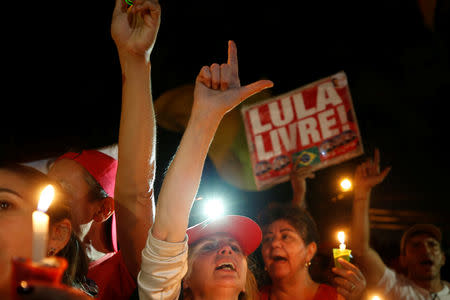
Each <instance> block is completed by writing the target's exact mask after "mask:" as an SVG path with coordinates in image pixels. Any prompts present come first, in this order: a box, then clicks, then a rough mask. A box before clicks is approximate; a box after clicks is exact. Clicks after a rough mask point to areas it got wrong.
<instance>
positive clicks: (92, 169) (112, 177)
mask: <svg viewBox="0 0 450 300" xmlns="http://www.w3.org/2000/svg"><path fill="white" fill-rule="evenodd" d="M61 159H71V160H73V161H76V162H77V163H79V164H80V165H81V166H82V167H83V168H84V169H86V171H88V172H89V174H91V175H92V177H94V179H95V180H96V181H97V182H98V183H99V184H100V186H101V187H102V188H103V190H104V191H105V192H106V193H107V194H108V196H110V197H111V198H114V187H115V185H116V174H117V160H116V159H114V158H112V157H111V156H109V155H107V154H104V153H102V152H100V151H98V150H83V151H81V153H76V152H67V153H65V154H63V155H61V156H60V157H58V158H57V159H56V161H58V160H61ZM111 218H112V223H111V240H112V244H113V248H114V251H115V252H117V250H118V247H117V230H116V216H115V214H114V213H113V214H112V216H111Z"/></svg>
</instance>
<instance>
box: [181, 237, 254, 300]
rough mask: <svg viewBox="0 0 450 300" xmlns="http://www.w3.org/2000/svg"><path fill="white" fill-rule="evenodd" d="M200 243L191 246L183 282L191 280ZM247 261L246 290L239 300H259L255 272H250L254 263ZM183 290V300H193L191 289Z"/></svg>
mask: <svg viewBox="0 0 450 300" xmlns="http://www.w3.org/2000/svg"><path fill="white" fill-rule="evenodd" d="M197 245H198V243H196V244H194V245H192V246H189V251H188V270H187V273H186V275H185V276H184V278H183V280H185V279H187V278H189V277H190V276H191V272H192V266H193V264H194V261H195V259H196V257H197V254H198V249H199V248H200V247H196V246H197ZM246 260H247V273H246V278H245V289H244V291H243V292H241V293H240V294H239V297H238V300H259V292H258V284H257V282H256V279H255V276H254V275H253V272H252V271H251V270H250V268H249V265H250V264H251V263H252V262H251V260H250V259H249V258H248V257H246ZM181 288H182V293H183V299H184V300H193V299H194V296H193V294H192V291H191V289H190V288H186V289H185V288H183V286H181Z"/></svg>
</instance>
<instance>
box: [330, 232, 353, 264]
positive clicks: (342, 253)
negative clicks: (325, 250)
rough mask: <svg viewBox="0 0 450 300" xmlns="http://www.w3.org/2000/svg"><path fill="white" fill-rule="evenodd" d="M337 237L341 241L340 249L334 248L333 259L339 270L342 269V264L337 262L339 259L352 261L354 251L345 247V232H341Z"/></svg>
mask: <svg viewBox="0 0 450 300" xmlns="http://www.w3.org/2000/svg"><path fill="white" fill-rule="evenodd" d="M337 237H338V240H339V249H337V248H333V258H334V265H335V266H336V267H337V268H339V267H341V264H340V263H339V262H338V261H337V260H338V258H342V259H345V260H346V261H350V258H351V257H352V256H351V252H352V250H350V249H347V246H346V245H345V233H344V232H343V231H339V232H338V235H337Z"/></svg>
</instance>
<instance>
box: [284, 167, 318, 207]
mask: <svg viewBox="0 0 450 300" xmlns="http://www.w3.org/2000/svg"><path fill="white" fill-rule="evenodd" d="M290 176H291V177H290V181H291V186H292V203H293V204H295V205H297V206H298V207H300V208H303V209H306V201H305V194H306V178H314V177H315V176H316V175H315V174H314V173H313V171H312V166H307V167H301V168H295V166H294V167H293V168H292V171H291V175H290Z"/></svg>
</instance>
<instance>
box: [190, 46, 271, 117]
mask: <svg viewBox="0 0 450 300" xmlns="http://www.w3.org/2000/svg"><path fill="white" fill-rule="evenodd" d="M272 86H273V83H272V81H270V80H259V81H257V82H254V83H251V84H248V85H246V86H241V84H240V80H239V73H238V60H237V49H236V45H235V43H234V42H233V41H229V43H228V61H227V63H226V64H222V65H218V64H212V65H211V66H209V67H208V66H204V67H203V68H202V69H201V70H200V73H199V75H198V76H197V79H196V82H195V89H194V105H193V107H192V117H193V118H194V119H197V120H198V119H200V120H203V121H220V120H221V119H222V117H223V116H224V115H225V114H226V113H227V112H228V111H230V110H232V109H233V108H234V107H236V106H237V105H239V104H240V103H241V102H242V101H244V100H245V99H247V98H248V97H250V96H251V95H253V94H256V93H258V92H260V91H262V90H263V89H266V88H270V87H272Z"/></svg>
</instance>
